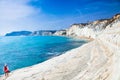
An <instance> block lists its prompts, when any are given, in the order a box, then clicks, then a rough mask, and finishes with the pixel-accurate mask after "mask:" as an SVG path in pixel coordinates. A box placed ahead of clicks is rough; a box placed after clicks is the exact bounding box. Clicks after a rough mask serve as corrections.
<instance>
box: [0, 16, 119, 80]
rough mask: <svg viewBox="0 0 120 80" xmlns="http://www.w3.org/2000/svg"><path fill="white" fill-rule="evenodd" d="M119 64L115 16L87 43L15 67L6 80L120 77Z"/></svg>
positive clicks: (108, 78)
mask: <svg viewBox="0 0 120 80" xmlns="http://www.w3.org/2000/svg"><path fill="white" fill-rule="evenodd" d="M87 30H88V29H87ZM85 32H87V31H85ZM86 35H87V34H86ZM91 35H92V34H91ZM93 35H95V34H93ZM87 36H88V39H89V35H87ZM80 38H83V39H84V38H86V37H83V36H81V37H80ZM119 65H120V22H119V18H118V20H115V21H114V22H112V23H110V25H107V28H106V29H105V30H103V31H102V32H100V34H99V35H97V36H95V39H90V41H89V42H88V43H85V44H84V45H82V46H80V47H78V48H75V49H72V50H70V51H67V52H66V53H64V54H62V55H60V56H57V57H54V58H52V59H49V60H47V61H45V62H43V63H40V64H37V65H33V66H30V67H26V68H22V69H18V70H15V71H13V72H11V74H10V76H9V77H8V78H7V79H6V80H119V79H120V74H119V73H120V71H119V69H120V66H119ZM2 78H4V77H0V80H2Z"/></svg>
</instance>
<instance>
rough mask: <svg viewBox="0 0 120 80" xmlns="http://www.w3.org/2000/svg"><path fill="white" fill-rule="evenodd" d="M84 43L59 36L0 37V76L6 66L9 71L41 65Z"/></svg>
mask: <svg viewBox="0 0 120 80" xmlns="http://www.w3.org/2000/svg"><path fill="white" fill-rule="evenodd" d="M84 43H86V41H83V40H75V39H72V38H68V37H59V36H27V37H25V36H16V37H0V74H3V66H4V64H5V63H7V64H8V66H9V69H10V71H13V70H15V69H19V68H23V67H27V66H31V65H34V64H38V63H41V62H43V61H45V60H48V59H50V58H53V57H55V56H58V55H60V54H63V53H65V52H66V51H68V50H71V49H73V48H76V47H79V46H81V45H82V44H84Z"/></svg>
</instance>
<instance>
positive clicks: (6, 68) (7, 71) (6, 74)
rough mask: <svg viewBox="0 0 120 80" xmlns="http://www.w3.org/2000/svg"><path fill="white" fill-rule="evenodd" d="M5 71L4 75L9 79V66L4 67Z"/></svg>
mask: <svg viewBox="0 0 120 80" xmlns="http://www.w3.org/2000/svg"><path fill="white" fill-rule="evenodd" d="M3 70H4V73H5V77H6V78H7V77H8V76H9V72H10V71H9V68H8V66H7V64H5V65H4V68H3Z"/></svg>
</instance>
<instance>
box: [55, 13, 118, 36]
mask: <svg viewBox="0 0 120 80" xmlns="http://www.w3.org/2000/svg"><path fill="white" fill-rule="evenodd" d="M118 21H120V14H117V15H115V16H114V17H112V18H111V19H102V20H97V21H93V22H90V23H81V24H73V25H71V27H70V28H69V29H67V30H65V31H66V36H77V37H88V38H96V37H97V36H98V35H99V34H101V33H102V31H103V30H105V29H106V28H107V27H113V26H116V25H115V24H114V23H116V24H117V22H118ZM112 24H114V25H113V26H112ZM59 32H60V34H59ZM59 32H57V34H56V35H61V34H62V32H61V31H59ZM64 33H65V32H64Z"/></svg>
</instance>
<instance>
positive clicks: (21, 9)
mask: <svg viewBox="0 0 120 80" xmlns="http://www.w3.org/2000/svg"><path fill="white" fill-rule="evenodd" d="M28 2H29V0H0V19H1V20H16V19H19V18H24V17H27V16H30V15H32V14H35V9H34V8H33V7H31V6H28V5H27V3H28Z"/></svg>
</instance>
